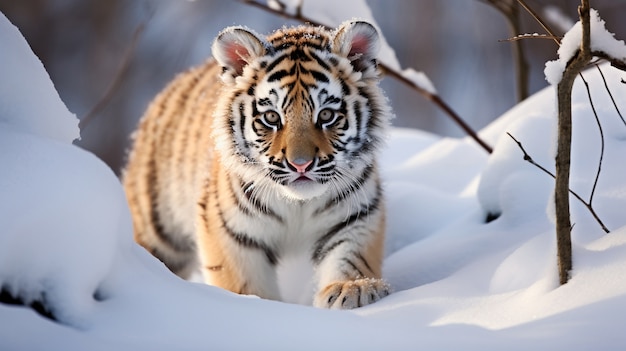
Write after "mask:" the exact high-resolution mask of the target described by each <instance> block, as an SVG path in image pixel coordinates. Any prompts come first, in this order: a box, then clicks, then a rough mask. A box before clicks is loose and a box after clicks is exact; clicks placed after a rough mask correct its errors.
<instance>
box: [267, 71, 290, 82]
mask: <svg viewBox="0 0 626 351" xmlns="http://www.w3.org/2000/svg"><path fill="white" fill-rule="evenodd" d="M288 75H289V72H287V71H286V70H284V69H281V70H280V71H276V72H274V73H272V74H271V75H270V76H269V77H268V78H267V81H268V82H269V83H272V82H274V81H277V80H281V79H283V78H285V77H286V76H288Z"/></svg>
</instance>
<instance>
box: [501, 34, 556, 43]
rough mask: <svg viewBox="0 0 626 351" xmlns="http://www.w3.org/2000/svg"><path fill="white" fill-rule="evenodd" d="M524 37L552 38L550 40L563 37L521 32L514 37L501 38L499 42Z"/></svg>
mask: <svg viewBox="0 0 626 351" xmlns="http://www.w3.org/2000/svg"><path fill="white" fill-rule="evenodd" d="M523 39H550V40H555V39H556V40H561V37H553V36H551V35H548V34H520V35H517V36H514V37H512V38H507V39H500V40H498V42H507V41H518V40H523Z"/></svg>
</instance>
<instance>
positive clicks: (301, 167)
mask: <svg viewBox="0 0 626 351" xmlns="http://www.w3.org/2000/svg"><path fill="white" fill-rule="evenodd" d="M287 162H289V164H290V165H291V166H292V167H293V168H295V169H296V171H298V172H299V173H304V172H306V168H307V167H309V165H310V164H311V163H312V162H313V160H306V159H304V158H296V159H295V160H293V161H289V160H287Z"/></svg>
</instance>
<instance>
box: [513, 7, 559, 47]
mask: <svg viewBox="0 0 626 351" xmlns="http://www.w3.org/2000/svg"><path fill="white" fill-rule="evenodd" d="M517 2H518V3H519V4H520V5H522V7H523V8H524V9H525V10H526V11H527V12H528V13H529V14H530V15H531V16H533V18H534V19H535V21H537V23H539V25H541V27H542V28H543V30H545V31H546V32H547V33H548V34H549V35H550V36H551V37H552V38H553V40H554V42H555V43H556V44H557V45H561V40H559V39H558V36H556V35H555V34H554V31H553V30H552V28H550V26H548V24H547V23H546V22H545V21H544V20H543V19H542V18H541V16H539V15H538V14H537V13H536V12H535V10H533V9H532V8H531V7H530V6H528V5H527V4H526V2H525V1H524V0H517Z"/></svg>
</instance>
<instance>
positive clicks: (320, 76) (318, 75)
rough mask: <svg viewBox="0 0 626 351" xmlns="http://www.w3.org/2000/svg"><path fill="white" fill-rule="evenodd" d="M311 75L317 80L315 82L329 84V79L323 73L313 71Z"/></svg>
mask: <svg viewBox="0 0 626 351" xmlns="http://www.w3.org/2000/svg"><path fill="white" fill-rule="evenodd" d="M310 73H311V75H312V76H313V78H315V80H317V81H318V82H323V83H328V82H329V79H328V77H327V76H326V75H325V74H324V73H322V72H318V71H311V72H310Z"/></svg>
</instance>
